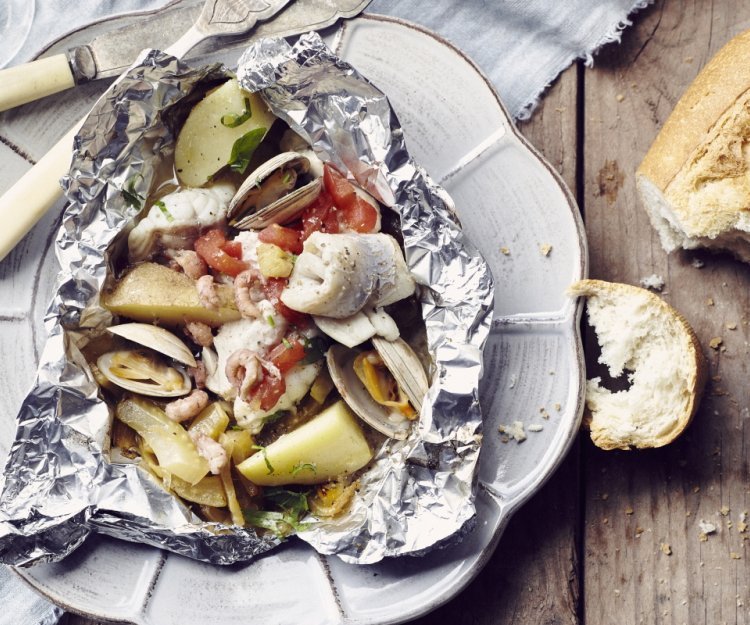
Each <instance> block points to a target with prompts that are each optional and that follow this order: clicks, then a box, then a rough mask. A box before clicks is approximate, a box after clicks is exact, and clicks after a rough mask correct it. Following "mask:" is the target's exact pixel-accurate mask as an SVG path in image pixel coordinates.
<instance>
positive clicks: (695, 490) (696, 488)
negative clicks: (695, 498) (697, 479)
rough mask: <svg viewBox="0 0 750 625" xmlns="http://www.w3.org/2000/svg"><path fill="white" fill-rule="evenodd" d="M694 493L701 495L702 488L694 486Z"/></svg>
mask: <svg viewBox="0 0 750 625" xmlns="http://www.w3.org/2000/svg"><path fill="white" fill-rule="evenodd" d="M693 492H694V493H699V492H701V487H700V486H693Z"/></svg>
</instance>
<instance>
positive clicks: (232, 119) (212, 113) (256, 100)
mask: <svg viewBox="0 0 750 625" xmlns="http://www.w3.org/2000/svg"><path fill="white" fill-rule="evenodd" d="M274 119H275V117H274V116H273V115H272V114H271V112H270V111H269V110H268V107H267V106H266V105H265V103H264V102H263V100H261V98H260V96H258V95H257V94H254V93H249V92H247V91H245V90H243V89H242V88H241V87H240V85H239V83H238V82H237V81H236V80H234V79H233V80H229V81H227V82H226V83H224V84H223V85H222V86H221V87H219V88H218V89H216V90H214V91H212V92H211V93H209V94H208V95H207V96H206V97H205V98H203V100H201V101H200V102H198V104H196V105H195V106H194V107H193V109H192V110H191V111H190V115H188V118H187V120H186V121H185V125H184V126H183V127H182V130H181V131H180V134H179V136H178V137H177V145H176V147H175V154H174V160H175V168H176V169H177V176H178V177H179V179H180V181H181V182H183V183H184V184H186V185H188V186H191V187H200V186H202V185H204V184H206V182H208V181H209V180H210V179H211V177H212V176H213V175H214V174H216V173H217V172H218V171H219V170H220V169H222V168H224V167H225V166H226V165H231V164H232V163H233V162H237V161H238V160H239V159H247V160H249V156H252V151H253V149H254V148H253V146H256V147H257V145H258V143H260V141H261V140H262V139H263V137H264V136H265V134H266V133H267V132H268V129H269V128H270V127H271V124H273V121H274Z"/></svg>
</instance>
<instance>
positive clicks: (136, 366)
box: [96, 349, 193, 397]
mask: <svg viewBox="0 0 750 625" xmlns="http://www.w3.org/2000/svg"><path fill="white" fill-rule="evenodd" d="M96 366H97V367H98V368H99V371H101V373H102V375H103V376H104V377H105V378H107V379H108V380H109V381H110V382H112V384H116V385H117V386H119V387H120V388H124V389H125V390H126V391H132V392H133V393H138V394H139V395H148V396H150V397H179V396H181V395H187V394H188V393H189V392H190V391H191V390H192V388H193V383H192V382H191V381H190V377H189V376H188V375H187V373H186V372H185V371H183V370H182V369H177V368H176V367H170V366H169V365H167V364H165V363H164V362H162V361H161V359H160V358H159V357H158V356H157V355H156V354H154V353H153V352H148V351H146V350H140V349H139V350H120V351H115V352H108V353H106V354H103V355H102V356H100V357H99V359H98V360H97V361H96Z"/></svg>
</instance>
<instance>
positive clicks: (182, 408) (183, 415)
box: [164, 391, 208, 423]
mask: <svg viewBox="0 0 750 625" xmlns="http://www.w3.org/2000/svg"><path fill="white" fill-rule="evenodd" d="M207 405H208V393H206V392H205V391H193V392H192V393H190V395H188V396H187V397H183V398H182V399H177V400H175V401H173V402H170V403H168V404H167V406H166V408H165V409H164V411H165V412H166V413H167V416H168V417H169V418H170V419H172V421H176V422H177V423H180V422H182V421H187V420H188V419H192V418H193V417H196V416H198V413H200V411H201V410H203V409H204V408H205V407H206V406H207Z"/></svg>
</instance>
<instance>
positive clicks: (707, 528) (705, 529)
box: [698, 519, 716, 538]
mask: <svg viewBox="0 0 750 625" xmlns="http://www.w3.org/2000/svg"><path fill="white" fill-rule="evenodd" d="M698 527H699V528H700V530H701V534H705V535H706V538H708V535H709V534H715V533H716V526H715V525H714V524H713V523H711V522H710V521H704V520H703V519H701V520H700V521H699V522H698Z"/></svg>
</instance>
